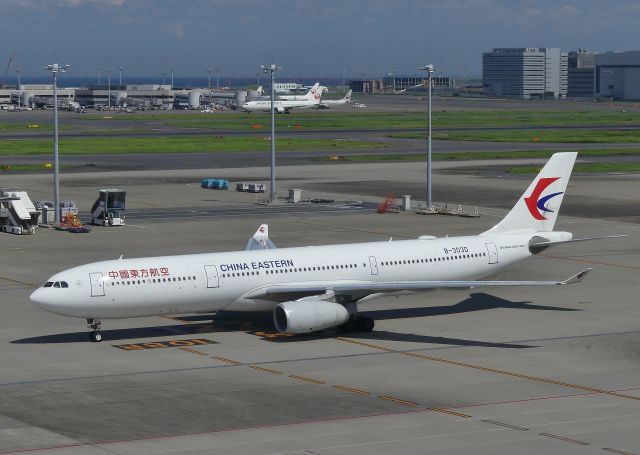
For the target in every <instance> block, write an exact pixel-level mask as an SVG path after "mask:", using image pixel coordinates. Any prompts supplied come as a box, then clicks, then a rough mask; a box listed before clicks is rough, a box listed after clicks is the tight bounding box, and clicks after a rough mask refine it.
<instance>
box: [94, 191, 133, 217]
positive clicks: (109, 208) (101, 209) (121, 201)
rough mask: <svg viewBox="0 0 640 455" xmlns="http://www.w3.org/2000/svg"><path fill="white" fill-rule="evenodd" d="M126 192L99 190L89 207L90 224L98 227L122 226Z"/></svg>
mask: <svg viewBox="0 0 640 455" xmlns="http://www.w3.org/2000/svg"><path fill="white" fill-rule="evenodd" d="M126 194H127V193H126V191H122V190H116V189H107V190H100V195H99V196H98V199H96V201H95V202H94V203H93V206H92V207H91V223H92V224H97V225H100V226H122V225H124V217H125V196H126Z"/></svg>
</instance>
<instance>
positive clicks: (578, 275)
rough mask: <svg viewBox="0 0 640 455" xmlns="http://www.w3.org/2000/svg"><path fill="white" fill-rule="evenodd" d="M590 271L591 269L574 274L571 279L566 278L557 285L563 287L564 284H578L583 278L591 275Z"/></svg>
mask: <svg viewBox="0 0 640 455" xmlns="http://www.w3.org/2000/svg"><path fill="white" fill-rule="evenodd" d="M591 270H593V269H592V268H588V269H584V270H583V271H582V272H579V273H576V274H575V275H573V276H572V277H570V278H567V279H566V280H564V281H561V282H559V283H558V284H561V285H565V284H573V283H580V282H581V281H582V279H583V278H584V277H585V276H587V275H588V274H589V273H591Z"/></svg>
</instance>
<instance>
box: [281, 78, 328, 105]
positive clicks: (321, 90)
mask: <svg viewBox="0 0 640 455" xmlns="http://www.w3.org/2000/svg"><path fill="white" fill-rule="evenodd" d="M326 90H327V87H325V86H324V85H320V83H319V82H316V83H315V84H314V85H313V86H312V87H311V88H310V89H309V91H308V92H307V93H305V94H303V95H279V96H278V99H279V100H283V101H300V100H312V99H316V98H317V99H320V98H319V97H316V96H315V95H316V92H318V91H319V92H318V93H319V95H320V96H322V93H324V92H325V91H326Z"/></svg>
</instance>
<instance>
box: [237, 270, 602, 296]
mask: <svg viewBox="0 0 640 455" xmlns="http://www.w3.org/2000/svg"><path fill="white" fill-rule="evenodd" d="M589 272H591V268H588V269H584V270H582V271H581V272H579V273H576V274H575V275H573V276H571V277H569V278H567V279H566V280H562V281H382V282H380V281H379V282H374V281H358V282H345V283H327V284H311V283H310V284H305V283H293V284H291V285H272V286H265V287H261V288H258V289H255V290H253V291H251V292H249V293H248V294H247V295H245V296H244V297H245V298H249V299H267V300H278V301H282V300H296V299H300V298H304V297H309V296H313V295H323V294H324V295H326V294H334V295H336V296H341V295H342V296H345V295H346V296H350V297H351V298H352V300H358V299H361V298H363V297H366V296H368V295H371V294H384V293H398V292H399V293H403V292H406V293H419V292H425V291H430V290H432V289H472V288H478V287H486V286H563V285H567V284H574V283H579V282H580V281H582V279H583V278H584V277H585V276H587V275H588V274H589Z"/></svg>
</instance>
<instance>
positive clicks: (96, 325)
mask: <svg viewBox="0 0 640 455" xmlns="http://www.w3.org/2000/svg"><path fill="white" fill-rule="evenodd" d="M87 324H88V325H89V328H90V329H91V330H92V331H91V333H90V334H89V339H90V340H91V341H93V342H94V343H99V342H101V341H102V334H101V333H100V326H101V324H102V323H101V322H100V319H87Z"/></svg>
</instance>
